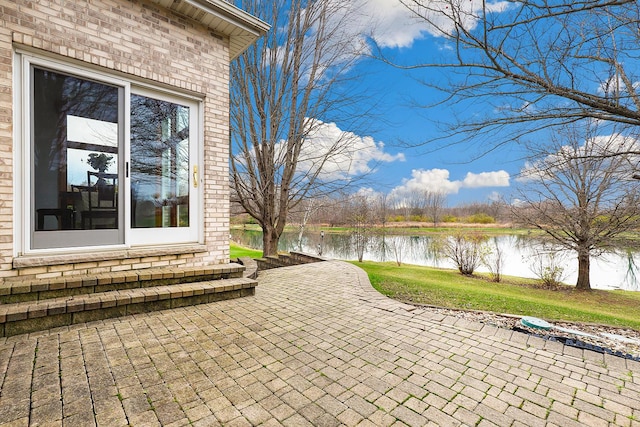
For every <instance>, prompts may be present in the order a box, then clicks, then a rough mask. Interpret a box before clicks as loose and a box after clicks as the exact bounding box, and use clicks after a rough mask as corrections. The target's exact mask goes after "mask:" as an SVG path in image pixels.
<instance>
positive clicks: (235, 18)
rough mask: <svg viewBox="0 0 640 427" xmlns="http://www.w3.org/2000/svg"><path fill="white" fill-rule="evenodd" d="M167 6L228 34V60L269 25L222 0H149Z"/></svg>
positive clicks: (214, 29) (245, 47)
mask: <svg viewBox="0 0 640 427" xmlns="http://www.w3.org/2000/svg"><path fill="white" fill-rule="evenodd" d="M151 1H152V2H154V3H156V4H158V5H160V6H163V7H165V8H167V9H170V10H173V11H175V12H178V13H180V14H182V15H184V16H187V17H189V18H192V19H194V20H196V21H198V22H200V23H201V24H203V25H205V26H206V27H208V28H210V29H211V30H212V31H214V32H216V33H218V34H221V35H225V36H227V37H229V56H230V60H233V59H235V58H236V57H238V56H239V55H240V54H241V53H242V52H244V51H245V50H246V49H247V48H248V47H249V46H250V45H251V44H253V43H254V42H255V41H256V40H257V39H258V38H260V37H261V36H263V35H264V34H266V32H267V31H269V28H270V25H269V24H267V23H266V22H264V21H262V20H260V19H258V18H256V17H255V16H253V15H251V14H249V13H247V12H245V11H244V10H242V9H239V8H237V7H236V6H234V5H233V4H231V3H229V2H227V1H225V0H151Z"/></svg>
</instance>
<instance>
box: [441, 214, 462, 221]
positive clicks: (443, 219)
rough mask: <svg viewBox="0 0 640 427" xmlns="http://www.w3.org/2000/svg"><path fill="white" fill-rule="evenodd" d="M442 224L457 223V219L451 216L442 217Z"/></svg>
mask: <svg viewBox="0 0 640 427" xmlns="http://www.w3.org/2000/svg"><path fill="white" fill-rule="evenodd" d="M442 222H458V218H457V217H455V216H453V215H444V216H443V217H442Z"/></svg>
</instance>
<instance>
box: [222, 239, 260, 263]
mask: <svg viewBox="0 0 640 427" xmlns="http://www.w3.org/2000/svg"><path fill="white" fill-rule="evenodd" d="M229 249H230V256H229V258H231V259H236V258H240V257H245V256H248V257H251V258H262V251H257V250H255V249H251V248H245V247H244V246H240V245H238V244H237V243H233V242H231V244H230V245H229Z"/></svg>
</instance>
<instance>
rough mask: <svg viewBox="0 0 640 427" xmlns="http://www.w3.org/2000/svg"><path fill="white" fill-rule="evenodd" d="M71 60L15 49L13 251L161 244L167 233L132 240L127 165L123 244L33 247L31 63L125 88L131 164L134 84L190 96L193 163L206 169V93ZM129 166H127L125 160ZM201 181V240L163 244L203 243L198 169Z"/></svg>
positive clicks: (142, 89) (140, 89)
mask: <svg viewBox="0 0 640 427" xmlns="http://www.w3.org/2000/svg"><path fill="white" fill-rule="evenodd" d="M70 62H71V60H69V61H67V60H64V59H59V58H57V57H52V56H49V55H39V54H36V53H34V52H32V51H30V50H22V49H16V50H15V51H14V55H13V68H14V75H13V87H14V100H13V102H14V107H15V108H14V111H13V123H14V129H13V141H14V143H13V150H14V157H13V158H14V168H13V189H14V199H13V200H14V205H13V213H14V214H13V219H14V221H13V235H14V237H15V240H14V245H13V256H14V257H19V256H21V255H47V254H54V255H55V254H64V253H78V252H88V251H95V252H97V251H113V250H118V249H128V248H131V247H143V246H158V245H161V244H162V243H165V242H163V239H158V241H153V242H149V244H142V243H140V242H135V243H134V244H132V241H131V230H132V229H131V215H130V209H131V192H130V191H128V189H129V188H130V179H129V173H128V171H125V176H124V177H123V178H124V180H125V181H124V182H125V183H126V188H127V191H125V194H124V205H125V206H124V209H125V212H124V244H118V245H108V246H82V247H68V248H47V249H33V248H31V229H30V228H31V217H30V214H31V198H30V197H28V192H29V191H30V182H31V181H30V170H31V153H30V151H31V150H30V144H28V143H27V142H29V141H31V134H30V126H29V124H30V123H31V117H30V108H31V105H30V102H29V99H30V90H31V88H30V86H31V83H30V77H31V76H30V68H31V66H32V65H35V66H40V67H44V68H48V69H51V70H53V71H57V72H60V73H67V74H71V75H76V76H78V77H80V78H86V79H90V80H96V81H99V82H102V83H106V84H112V85H114V86H119V87H122V88H123V89H124V109H125V114H124V138H123V144H124V151H123V153H124V162H125V163H124V164H125V165H129V164H130V161H131V159H130V114H128V113H129V111H130V107H131V93H132V87H133V93H140V94H145V93H151V94H154V95H155V96H161V97H163V98H167V99H170V100H174V101H178V102H179V100H186V101H189V102H190V103H191V104H192V105H194V106H195V107H196V108H197V113H196V123H197V127H196V129H195V132H194V133H196V136H195V137H194V139H193V141H194V143H196V144H197V149H196V150H194V153H195V154H196V156H197V158H196V159H193V164H195V165H199V168H200V171H202V169H203V168H202V163H203V159H204V106H203V103H204V101H203V97H200V96H195V95H193V94H190V93H183V92H180V91H176V90H171V89H167V88H166V87H163V86H161V85H154V84H151V83H147V82H143V81H139V80H135V79H131V80H128V79H126V78H124V77H118V76H117V75H116V74H118V73H117V72H116V71H114V72H113V73H111V72H108V71H104V70H99V69H97V67H96V66H92V65H90V64H86V65H87V66H86V67H84V66H83V64H70ZM125 167H126V166H125ZM198 181H199V182H198V187H197V188H196V189H192V190H194V195H195V196H196V197H198V203H197V207H198V208H197V210H196V212H195V214H194V215H195V220H196V227H197V241H192V240H190V241H185V242H174V241H171V242H168V243H165V244H162V246H165V245H176V244H180V243H188V244H203V243H204V226H205V224H204V191H203V187H204V185H203V173H202V172H200V173H199V179H198Z"/></svg>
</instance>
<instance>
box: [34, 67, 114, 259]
mask: <svg viewBox="0 0 640 427" xmlns="http://www.w3.org/2000/svg"><path fill="white" fill-rule="evenodd" d="M30 70H31V78H32V85H33V86H32V89H31V94H32V99H31V114H32V128H31V152H30V158H31V174H32V175H31V191H30V195H31V201H30V206H31V246H32V247H33V248H35V249H42V248H55V247H72V246H100V245H113V244H119V243H123V242H124V232H123V227H122V221H121V216H122V209H121V207H122V203H121V197H120V194H119V193H120V192H119V191H118V187H119V181H120V180H119V179H118V178H119V176H118V170H119V161H118V160H119V155H120V152H119V150H120V149H121V148H120V147H121V145H120V144H119V141H120V140H121V133H120V129H121V124H120V119H121V114H120V111H121V108H120V106H121V105H122V97H123V90H122V88H120V87H117V86H112V85H108V84H103V83H98V82H95V81H91V80H86V79H82V78H79V77H75V76H71V75H66V74H62V73H58V72H53V71H51V70H47V69H44V68H39V67H35V66H34V67H32V68H31V69H30Z"/></svg>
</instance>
